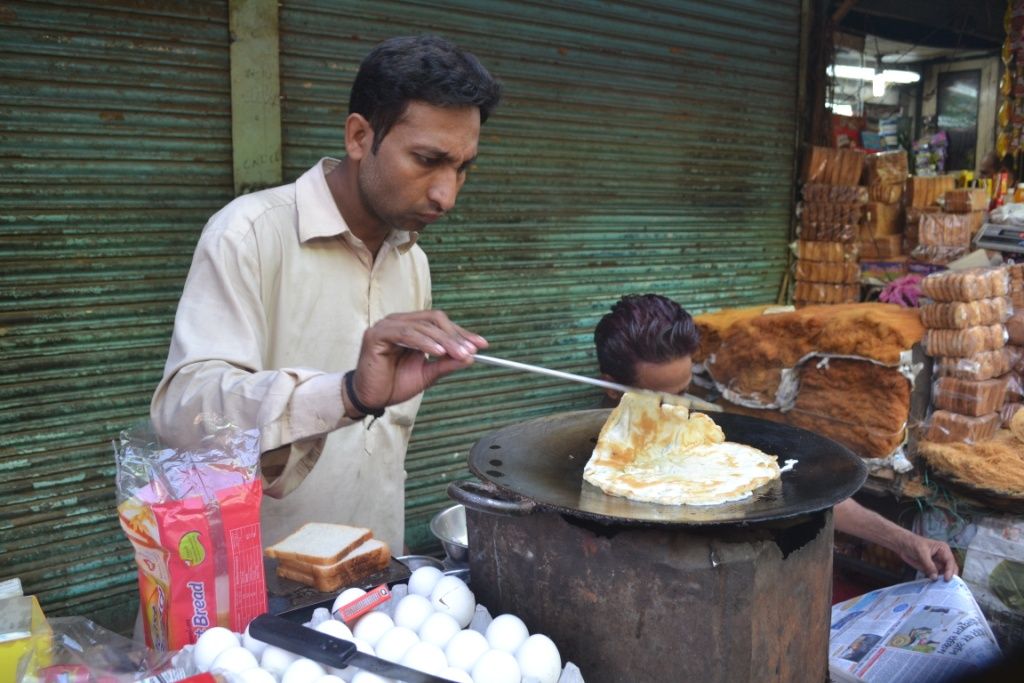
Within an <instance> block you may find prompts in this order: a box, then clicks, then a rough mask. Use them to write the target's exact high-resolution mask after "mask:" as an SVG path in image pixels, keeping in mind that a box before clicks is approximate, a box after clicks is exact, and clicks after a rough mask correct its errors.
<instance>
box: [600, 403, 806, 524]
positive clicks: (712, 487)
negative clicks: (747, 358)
mask: <svg viewBox="0 0 1024 683" xmlns="http://www.w3.org/2000/svg"><path fill="white" fill-rule="evenodd" d="M795 463H796V461H795V460H787V461H786V467H785V468H783V469H780V468H779V465H778V462H777V459H776V457H775V456H773V455H768V454H767V453H764V452H762V451H759V450H758V449H756V448H753V447H751V446H746V445H743V444H739V443H733V442H731V441H726V440H725V434H724V433H723V432H722V429H721V427H719V426H718V425H717V424H715V422H714V421H713V420H712V419H711V418H709V417H708V416H707V415H704V414H703V413H690V411H689V410H687V409H686V408H684V407H683V406H674V405H668V404H665V405H661V401H660V400H659V399H658V397H657V396H646V395H639V394H631V393H627V394H625V395H624V396H623V397H622V400H621V401H620V402H619V406H618V407H617V408H616V409H615V410H613V411H612V413H611V415H609V416H608V421H607V422H605V423H604V427H602V429H601V434H600V436H599V437H598V439H597V445H596V446H595V447H594V454H593V455H592V456H591V457H590V461H589V462H587V465H586V467H584V468H583V478H584V479H585V480H586V481H588V482H590V483H591V484H593V485H594V486H597V487H598V488H600V489H601V490H602V491H604V492H605V493H607V494H609V495H612V496H623V497H625V498H631V499H633V500H638V501H643V502H646V503H660V504H662V505H715V504H718V503H726V502H729V501H734V500H742V499H744V498H747V497H749V496H750V495H751V494H752V492H753V491H754V490H755V489H757V488H759V487H761V486H764V485H765V484H767V483H769V482H771V481H774V480H775V479H778V478H779V477H780V476H781V475H782V472H783V471H784V470H788V469H790V468H791V467H792V466H793V464H795Z"/></svg>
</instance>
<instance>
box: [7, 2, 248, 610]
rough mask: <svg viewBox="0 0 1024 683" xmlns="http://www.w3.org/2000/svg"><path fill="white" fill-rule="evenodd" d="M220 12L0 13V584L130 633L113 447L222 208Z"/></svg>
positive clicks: (188, 5)
mask: <svg viewBox="0 0 1024 683" xmlns="http://www.w3.org/2000/svg"><path fill="white" fill-rule="evenodd" d="M228 41H229V36H228V28H227V3H225V2H219V3H210V2H196V1H190V2H153V1H147V0H135V1H131V0H120V1H113V2H104V3H88V4H83V3H78V2H71V1H66V2H65V1H54V2H17V1H13V2H5V3H4V6H3V8H2V9H0V80H3V82H4V89H3V91H2V93H0V131H2V132H0V204H2V206H3V208H2V209H0V232H2V235H3V241H2V243H0V262H2V267H0V287H2V291H3V293H4V295H3V297H0V328H2V333H0V357H2V359H3V360H2V364H3V365H2V368H3V372H2V376H0V434H2V437H0V473H2V476H0V556H2V558H3V561H2V569H0V576H3V577H6V576H20V577H21V579H22V581H23V582H24V586H25V590H26V592H28V593H35V594H37V595H39V597H40V599H41V601H42V604H43V608H44V610H45V611H46V613H47V614H48V615H51V616H60V615H66V614H85V615H88V616H89V617H91V618H93V619H94V620H96V621H98V622H99V623H101V624H104V625H106V626H109V627H112V628H115V629H118V630H125V629H126V628H128V629H130V626H131V623H132V621H134V614H133V613H132V610H131V605H133V604H135V603H137V596H136V578H135V565H134V560H133V558H132V553H131V549H130V546H129V544H128V542H127V539H126V538H125V537H124V534H123V532H122V531H121V530H120V527H119V525H118V522H117V515H116V510H115V505H116V502H115V500H114V464H113V456H112V449H111V440H112V439H113V438H115V437H116V436H117V434H118V432H119V430H121V429H123V428H125V427H127V426H128V425H129V424H131V423H133V422H135V421H137V420H140V419H144V418H146V417H147V415H148V407H149V399H150V396H151V395H152V392H153V389H154V387H155V386H156V382H157V381H158V380H159V378H160V374H161V371H162V369H163V364H164V361H165V359H166V355H167V344H168V341H169V338H170V329H171V323H172V320H173V315H174V310H175V307H176V304H177V300H178V297H179V295H180V293H181V286H182V283H183V282H184V278H185V274H186V272H187V270H188V266H189V263H190V262H191V255H192V250H193V248H194V246H195V242H196V239H197V238H198V235H199V232H200V230H201V229H202V226H203V225H204V223H205V222H206V219H207V218H208V217H209V216H210V214H212V213H213V212H214V211H216V210H217V209H218V208H220V206H222V205H223V204H224V203H226V202H227V201H229V200H230V199H231V197H232V178H231V169H232V163H231V118H230V80H229V64H228V45H229V42H228Z"/></svg>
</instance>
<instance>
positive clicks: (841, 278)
mask: <svg viewBox="0 0 1024 683" xmlns="http://www.w3.org/2000/svg"><path fill="white" fill-rule="evenodd" d="M796 279H797V280H803V281H804V282H834V283H846V284H853V283H855V282H859V281H860V266H859V265H858V264H856V263H853V262H850V261H842V262H839V261H804V260H800V261H797V262H796Z"/></svg>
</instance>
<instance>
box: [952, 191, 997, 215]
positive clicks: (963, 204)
mask: <svg viewBox="0 0 1024 683" xmlns="http://www.w3.org/2000/svg"><path fill="white" fill-rule="evenodd" d="M944 204H945V208H946V211H949V212H950V213H969V212H971V211H985V210H987V209H988V205H989V198H988V190H986V189H985V188H983V187H971V188H966V187H965V188H960V189H957V190H948V191H947V192H946V196H945V202H944Z"/></svg>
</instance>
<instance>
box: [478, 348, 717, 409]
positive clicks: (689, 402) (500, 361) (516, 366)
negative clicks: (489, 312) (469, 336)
mask: <svg viewBox="0 0 1024 683" xmlns="http://www.w3.org/2000/svg"><path fill="white" fill-rule="evenodd" d="M473 360H474V361H476V362H478V363H484V364H485V365H494V366H496V367H499V368H509V369H511V370H523V371H526V372H533V373H535V374H538V375H547V376H549V377H557V378H559V379H566V380H569V381H571V382H580V383H581V384H590V385H593V386H595V387H601V388H603V389H611V390H612V391H618V392H620V393H623V394H624V393H626V392H627V391H628V392H630V393H634V394H646V395H648V396H650V395H654V396H657V397H658V398H660V399H661V402H662V403H668V404H670V405H677V406H683V407H685V408H691V409H694V410H704V411H709V412H715V413H720V412H722V407H721V406H719V405H716V404H714V403H709V402H707V401H705V400H703V399H700V398H697V397H696V396H691V395H690V394H683V395H681V396H680V395H676V394H669V393H667V392H664V391H651V390H649V389H638V388H636V387H630V386H626V385H625V384H619V383H617V382H608V381H606V380H603V379H595V378H593V377H586V376H584V375H575V374H573V373H571V372H563V371H561V370H552V369H551V368H544V367H541V366H539V365H530V364H529V363H520V362H519V361H514V360H506V359H504V358H496V357H494V356H485V355H484V354H482V353H474V354H473Z"/></svg>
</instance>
